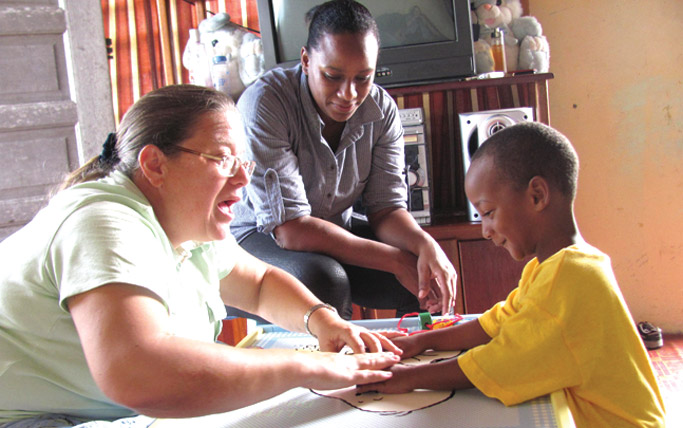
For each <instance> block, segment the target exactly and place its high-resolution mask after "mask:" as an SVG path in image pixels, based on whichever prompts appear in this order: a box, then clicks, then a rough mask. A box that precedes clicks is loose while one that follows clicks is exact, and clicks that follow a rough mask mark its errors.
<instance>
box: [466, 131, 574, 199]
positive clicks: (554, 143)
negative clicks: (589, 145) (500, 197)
mask: <svg viewBox="0 0 683 428" xmlns="http://www.w3.org/2000/svg"><path fill="white" fill-rule="evenodd" d="M487 155H488V156H492V157H493V162H494V165H495V167H496V169H497V170H498V173H499V175H500V176H501V178H503V179H506V180H509V181H510V182H512V183H513V184H514V185H516V186H518V187H519V188H526V187H527V185H528V184H529V181H530V180H531V179H532V178H533V177H535V176H540V177H543V178H544V179H546V180H547V181H548V182H549V183H550V184H551V185H552V186H554V187H555V188H557V189H558V190H559V191H560V192H562V193H563V194H564V195H566V196H568V197H569V198H571V200H574V197H575V196H576V186H577V181H578V176H579V157H578V156H577V154H576V151H575V150H574V147H573V146H572V144H571V142H570V141H569V139H568V138H567V137H565V136H564V135H563V134H562V133H560V132H559V131H557V130H555V129H553V128H551V127H549V126H547V125H544V124H542V123H539V122H522V123H518V124H515V125H512V126H509V127H507V128H504V129H502V130H500V131H498V132H496V133H495V134H493V135H492V136H491V137H490V138H488V139H487V140H486V141H484V142H483V143H482V145H481V146H479V148H478V149H477V151H476V152H475V153H474V155H473V156H472V159H471V162H474V161H475V160H477V159H478V158H481V157H484V156H487Z"/></svg>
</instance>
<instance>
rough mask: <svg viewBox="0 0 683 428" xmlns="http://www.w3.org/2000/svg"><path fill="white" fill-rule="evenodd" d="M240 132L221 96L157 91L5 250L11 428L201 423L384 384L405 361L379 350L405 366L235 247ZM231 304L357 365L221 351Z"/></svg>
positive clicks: (280, 353) (4, 388) (1, 363)
mask: <svg viewBox="0 0 683 428" xmlns="http://www.w3.org/2000/svg"><path fill="white" fill-rule="evenodd" d="M243 132H244V131H243V126H242V123H241V120H240V117H239V114H238V112H237V110H236V108H235V105H234V103H233V102H232V100H231V99H230V98H229V97H228V96H226V95H224V94H222V93H221V92H218V91H214V90H213V89H209V88H204V87H197V86H191V85H177V86H167V87H164V88H161V89H158V90H155V91H153V92H150V93H149V94H147V95H145V96H144V97H142V98H141V99H140V100H139V101H138V102H137V103H135V105H133V106H132V107H131V108H130V110H129V111H128V112H127V114H126V115H125V116H124V118H123V120H122V122H121V125H120V127H119V130H118V132H117V133H116V134H110V136H109V138H108V139H107V142H106V143H105V144H104V147H103V151H102V154H101V155H100V156H99V157H96V158H93V159H92V160H91V161H90V162H89V163H87V164H86V165H84V166H83V167H82V168H81V169H80V170H78V171H76V172H75V173H74V174H72V176H71V177H69V178H68V179H67V180H66V181H65V183H64V186H63V189H62V190H61V191H59V192H58V193H57V194H56V195H55V196H53V197H52V199H51V201H50V203H49V205H48V206H47V207H46V208H44V209H43V210H42V211H41V212H39V213H38V214H37V215H36V217H35V218H34V219H33V220H32V221H31V222H30V223H29V224H27V225H26V226H25V227H24V228H22V229H21V230H19V231H17V232H16V233H15V234H13V235H12V236H10V237H8V238H7V239H6V240H5V241H3V242H2V243H0V260H2V263H3V268H2V269H1V270H0V426H2V427H24V426H30V427H40V426H67V425H68V426H70V424H71V425H72V424H76V423H83V422H85V421H88V420H92V419H98V420H99V419H116V418H122V417H127V416H130V415H134V414H136V413H140V414H144V415H148V416H162V417H189V416H194V415H203V414H209V413H217V412H224V411H228V410H231V409H235V408H239V407H243V406H247V405H249V404H252V403H254V402H257V401H260V400H263V399H266V398H268V397H272V396H274V395H276V394H279V393H281V392H283V391H285V390H287V389H290V388H293V387H297V386H304V387H308V388H318V389H326V388H339V387H345V386H349V385H354V384H362V383H366V382H371V381H375V382H376V381H379V380H382V379H384V378H386V377H387V376H390V374H389V373H388V372H387V371H383V370H381V369H384V368H386V367H388V366H390V365H392V364H394V363H395V362H397V360H398V357H397V356H396V355H394V354H393V353H391V352H379V351H382V350H383V349H386V350H388V351H394V352H396V353H400V351H399V350H398V349H397V348H396V347H394V346H393V345H392V344H391V343H390V342H389V341H388V340H387V339H386V338H385V337H383V336H380V335H378V334H376V333H371V332H369V331H367V330H364V329H361V328H359V327H356V326H354V325H351V324H350V323H348V322H346V321H344V320H342V319H341V318H340V317H339V316H338V315H337V314H336V313H335V312H334V311H333V310H330V309H329V308H328V307H327V306H325V305H324V304H323V303H322V302H321V301H320V300H319V299H317V298H316V297H314V295H313V294H312V293H311V292H309V291H308V289H306V287H304V286H303V285H302V284H301V283H300V282H298V281H297V280H296V279H294V277H292V276H291V275H289V274H287V273H285V272H284V271H282V270H280V269H277V268H274V267H272V266H269V265H266V264H265V263H263V262H261V261H260V260H258V259H256V258H254V257H253V256H251V255H249V254H248V253H246V252H245V251H244V250H242V249H241V248H240V247H239V246H238V245H237V244H236V242H235V240H234V238H232V235H231V234H230V230H229V224H230V222H231V221H232V219H233V212H232V208H233V206H234V204H235V203H237V202H238V201H239V200H240V191H241V189H242V188H243V187H244V186H245V185H246V184H247V183H248V182H249V177H250V175H251V173H252V171H253V170H254V162H253V161H251V160H249V159H248V158H246V157H245V154H244V134H243ZM226 304H230V305H233V306H236V307H239V308H242V309H244V310H247V311H250V312H253V313H256V314H259V315H260V316H262V317H264V318H267V319H269V320H272V321H273V322H275V323H278V324H279V325H281V326H283V327H285V328H286V329H288V330H291V331H307V332H309V333H311V334H314V335H316V336H317V337H318V340H319V342H320V348H321V349H322V350H323V351H338V350H340V348H341V347H342V346H344V345H348V346H350V347H351V348H352V349H353V350H354V351H355V355H342V354H338V353H336V352H316V353H302V352H297V351H288V350H257V349H238V348H233V347H231V346H226V345H223V344H217V343H215V339H216V336H217V334H218V333H219V332H220V325H221V320H222V319H223V318H224V316H225V306H224V305H226ZM366 349H367V350H369V351H372V352H373V353H364V352H365V350H366ZM136 420H140V419H136ZM147 421H149V420H147ZM127 423H130V424H133V423H134V422H131V421H128V422H127ZM141 423H142V422H141ZM87 426H88V427H91V426H96V425H91V424H89V425H87ZM126 426H128V425H126Z"/></svg>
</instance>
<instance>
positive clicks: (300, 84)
mask: <svg viewBox="0 0 683 428" xmlns="http://www.w3.org/2000/svg"><path fill="white" fill-rule="evenodd" d="M314 103H315V102H314V100H313V98H312V97H311V95H310V91H309V87H308V81H307V78H306V75H305V74H304V73H303V72H302V71H301V66H300V65H298V66H296V67H294V68H290V69H274V70H271V71H269V72H268V73H266V74H265V75H264V76H263V77H261V78H260V79H259V80H257V81H256V82H255V83H254V84H253V85H252V86H250V87H249V88H247V90H246V91H245V92H244V93H243V94H242V96H241V97H240V99H239V102H238V104H237V107H238V108H239V110H240V112H241V113H242V116H243V118H244V126H245V131H246V135H247V156H248V157H249V158H250V159H252V160H254V161H256V170H255V171H254V175H253V177H252V179H251V183H250V184H249V185H248V186H246V187H245V188H244V190H243V200H242V201H241V202H240V203H239V204H237V205H236V206H235V210H234V211H235V215H236V218H235V220H234V221H233V222H232V224H231V230H232V233H233V234H234V235H235V237H236V238H237V240H238V241H241V240H242V239H244V237H246V236H247V235H249V234H250V233H253V232H254V231H257V230H258V231H259V232H263V233H268V234H269V233H272V231H273V229H275V227H277V226H279V225H281V224H283V223H285V222H287V221H290V220H293V219H295V218H298V217H301V216H305V215H311V216H314V217H317V218H321V219H324V220H327V221H330V222H332V223H335V224H337V225H340V226H344V227H347V228H348V227H349V226H350V221H351V214H352V206H353V204H354V203H355V202H356V200H358V199H359V197H362V203H363V206H364V207H365V210H366V212H367V213H373V212H376V211H379V210H381V209H384V208H388V207H402V208H406V199H407V195H406V191H407V189H406V183H405V175H404V174H405V171H404V165H405V158H404V154H403V144H404V143H403V128H402V126H401V122H400V118H399V115H398V108H397V107H396V103H395V102H394V100H393V99H392V98H391V96H389V94H388V93H387V92H386V91H385V90H384V89H382V88H380V87H379V86H377V85H373V88H372V89H371V91H370V94H369V95H368V97H367V98H366V99H365V101H364V102H363V104H362V105H361V106H360V107H359V108H358V110H357V111H356V113H355V114H354V115H353V116H352V117H351V119H349V120H348V122H347V123H346V127H345V128H344V132H343V134H342V137H341V141H340V143H339V147H338V148H337V151H336V152H333V151H332V150H331V148H330V146H329V145H328V144H327V142H326V141H325V139H324V138H323V136H322V129H323V126H324V125H323V121H322V119H321V118H320V115H319V114H318V112H317V110H316V108H315V104H314Z"/></svg>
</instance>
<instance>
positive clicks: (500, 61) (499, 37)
mask: <svg viewBox="0 0 683 428" xmlns="http://www.w3.org/2000/svg"><path fill="white" fill-rule="evenodd" d="M503 39H504V38H503V30H501V29H500V28H495V29H494V30H493V34H491V54H493V69H494V70H495V71H502V72H503V73H507V71H508V67H507V62H506V60H505V43H504V42H503Z"/></svg>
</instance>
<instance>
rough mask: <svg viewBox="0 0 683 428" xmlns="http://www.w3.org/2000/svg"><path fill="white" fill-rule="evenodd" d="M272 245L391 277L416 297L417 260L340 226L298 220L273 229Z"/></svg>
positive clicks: (397, 249)
mask: <svg viewBox="0 0 683 428" xmlns="http://www.w3.org/2000/svg"><path fill="white" fill-rule="evenodd" d="M274 234H275V238H276V242H277V243H278V245H280V246H281V247H282V248H285V249H288V250H293V251H309V252H316V253H321V254H325V255H328V256H330V257H332V258H334V259H335V260H337V261H339V262H340V263H344V264H349V265H354V266H360V267H364V268H368V269H375V270H381V271H384V272H390V273H392V274H394V275H395V276H396V277H397V279H398V280H399V281H400V282H401V284H403V286H404V287H405V288H407V289H408V290H409V291H410V292H412V293H413V294H415V295H416V296H417V293H418V287H417V280H418V274H417V257H415V256H414V255H413V254H411V253H409V252H408V251H404V250H401V249H400V248H397V247H395V246H392V245H389V244H386V243H383V242H379V241H374V240H370V239H365V238H361V237H358V236H356V235H354V234H353V233H351V232H349V231H348V230H346V229H344V228H343V227H340V226H337V225H336V224H334V223H331V222H329V221H326V220H322V219H319V218H316V217H312V216H303V217H298V218H296V219H294V220H291V221H288V222H286V223H284V224H282V225H280V226H278V227H276V228H275V230H274Z"/></svg>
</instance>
